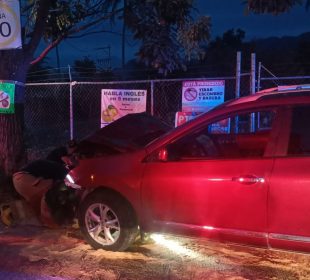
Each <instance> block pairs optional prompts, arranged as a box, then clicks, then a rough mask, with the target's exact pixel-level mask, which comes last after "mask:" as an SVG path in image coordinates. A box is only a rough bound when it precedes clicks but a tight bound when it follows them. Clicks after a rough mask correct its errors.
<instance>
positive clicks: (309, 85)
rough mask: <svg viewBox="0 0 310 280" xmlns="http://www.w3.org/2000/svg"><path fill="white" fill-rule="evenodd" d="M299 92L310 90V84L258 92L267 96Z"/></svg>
mask: <svg viewBox="0 0 310 280" xmlns="http://www.w3.org/2000/svg"><path fill="white" fill-rule="evenodd" d="M297 90H310V84H304V85H289V86H277V87H273V88H268V89H264V90H261V91H258V92H257V93H259V94H267V93H273V92H274V93H281V92H287V91H297Z"/></svg>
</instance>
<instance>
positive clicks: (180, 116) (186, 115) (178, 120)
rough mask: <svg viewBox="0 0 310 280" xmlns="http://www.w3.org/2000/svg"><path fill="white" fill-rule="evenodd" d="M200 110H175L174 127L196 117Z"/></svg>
mask: <svg viewBox="0 0 310 280" xmlns="http://www.w3.org/2000/svg"><path fill="white" fill-rule="evenodd" d="M201 113H202V112H176V115H175V127H177V126H179V125H181V124H184V123H186V122H188V121H190V120H192V119H194V118H196V117H197V116H198V115H200V114H201Z"/></svg>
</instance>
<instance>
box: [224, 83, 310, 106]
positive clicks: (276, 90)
mask: <svg viewBox="0 0 310 280" xmlns="http://www.w3.org/2000/svg"><path fill="white" fill-rule="evenodd" d="M293 96H310V84H305V85H288V86H277V87H273V88H269V89H265V90H261V91H258V92H256V93H255V94H252V95H248V96H244V97H241V98H238V99H234V100H231V101H230V102H229V103H228V104H227V106H234V105H237V104H243V103H248V102H253V101H256V100H266V99H273V98H275V99H277V98H281V97H293Z"/></svg>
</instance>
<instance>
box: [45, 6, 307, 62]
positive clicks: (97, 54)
mask: <svg viewBox="0 0 310 280" xmlns="http://www.w3.org/2000/svg"><path fill="white" fill-rule="evenodd" d="M196 7H197V10H198V11H197V13H196V14H197V16H198V15H199V14H200V15H209V16H211V18H212V38H215V37H216V36H220V35H222V34H223V33H224V32H225V31H227V30H228V29H231V28H235V29H236V28H241V29H242V30H244V31H245V33H246V40H252V39H257V38H267V37H272V36H277V37H282V36H296V35H300V34H301V33H304V32H310V11H308V12H307V11H306V10H305V7H301V6H298V7H296V8H294V9H292V10H291V11H290V12H288V13H286V14H282V15H279V16H273V15H254V14H250V15H245V12H244V10H245V6H243V5H242V4H241V0H196ZM196 14H195V15H196ZM120 30H121V26H115V29H114V31H116V32H120ZM127 41H128V44H127V51H126V58H127V59H132V58H133V57H134V53H135V52H136V51H137V49H138V46H139V44H138V43H137V42H134V41H133V40H132V39H131V38H130V36H128V38H127ZM107 45H110V46H111V58H112V64H113V66H114V67H117V66H120V57H121V37H120V36H119V35H116V34H114V35H111V34H102V33H101V34H98V35H93V36H87V37H84V38H82V39H72V40H66V41H65V42H63V43H62V44H61V46H60V53H61V61H60V64H61V66H62V67H64V66H65V67H66V66H67V65H68V64H71V65H73V61H74V60H75V59H78V58H83V57H84V56H89V57H90V58H91V59H93V60H97V59H98V58H104V57H107V52H106V51H104V50H98V49H97V48H98V47H105V46H107ZM54 57H55V52H52V53H51V54H50V62H49V64H51V65H52V64H54V65H56V64H55V62H54Z"/></svg>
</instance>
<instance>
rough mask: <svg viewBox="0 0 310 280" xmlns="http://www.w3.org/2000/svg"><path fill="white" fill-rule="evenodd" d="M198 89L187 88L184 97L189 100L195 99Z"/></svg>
mask: <svg viewBox="0 0 310 280" xmlns="http://www.w3.org/2000/svg"><path fill="white" fill-rule="evenodd" d="M197 95H198V93H197V90H196V89H195V88H187V89H186V90H185V92H184V98H185V99H186V100H187V101H194V100H195V99H196V98H197Z"/></svg>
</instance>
